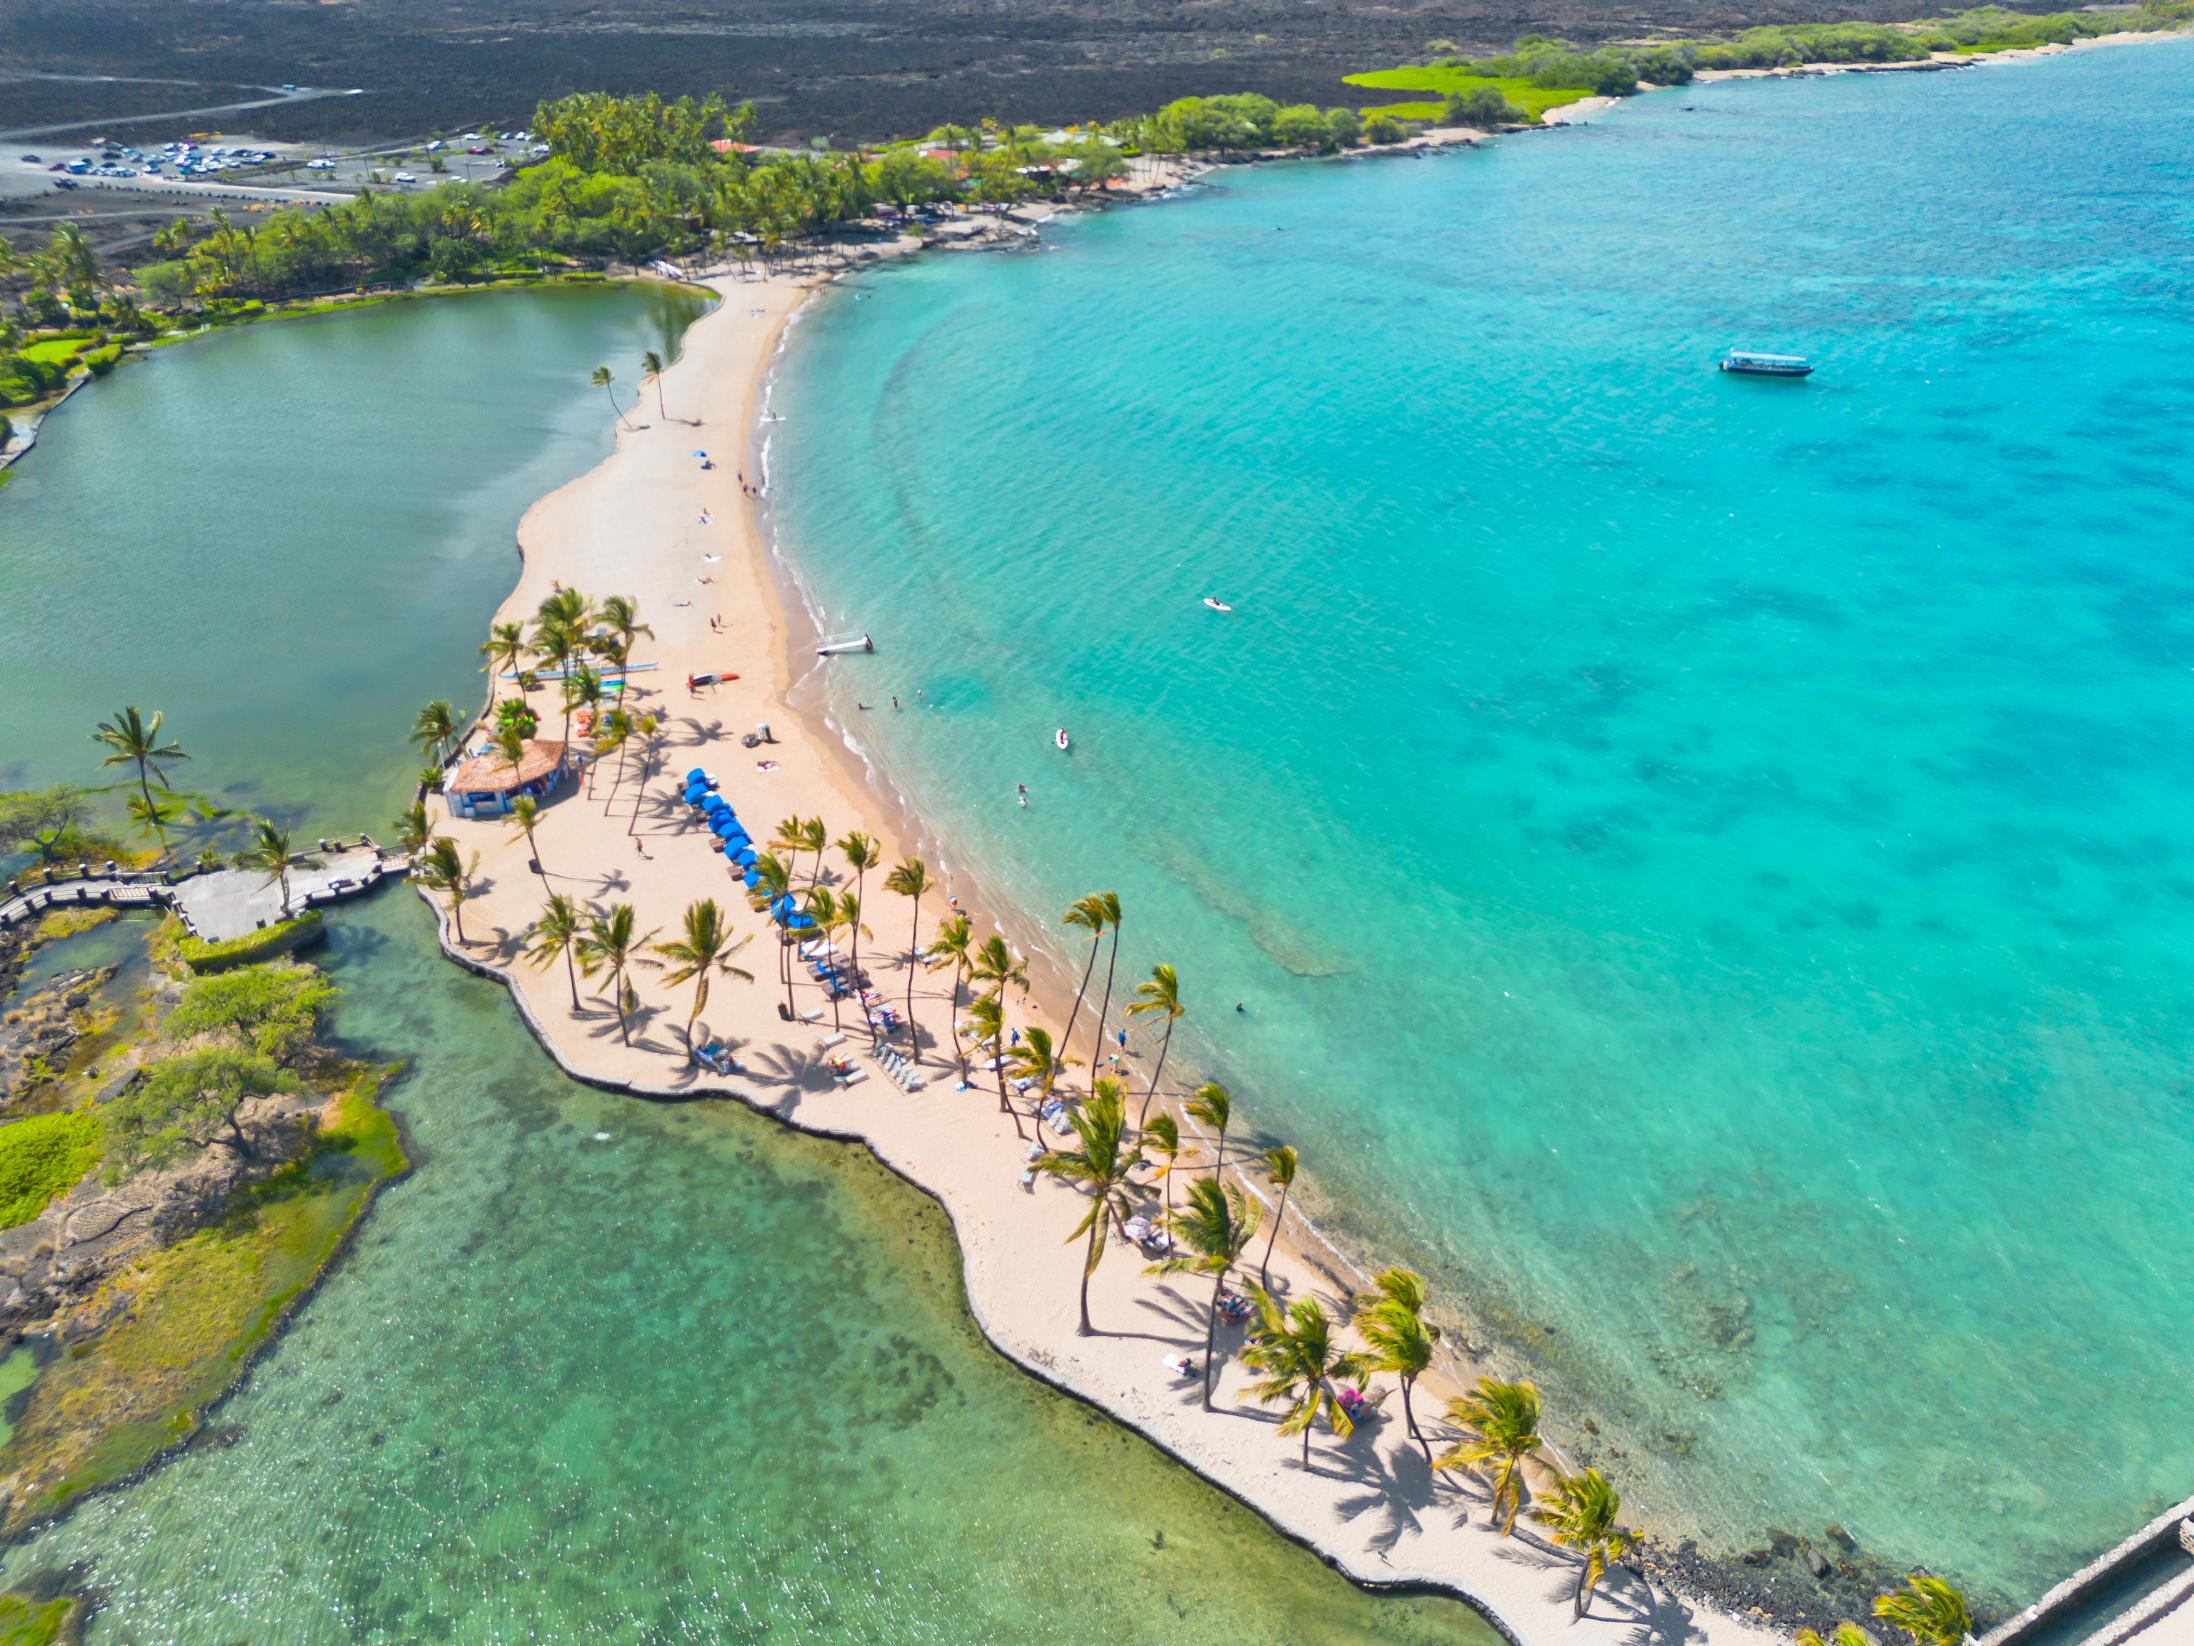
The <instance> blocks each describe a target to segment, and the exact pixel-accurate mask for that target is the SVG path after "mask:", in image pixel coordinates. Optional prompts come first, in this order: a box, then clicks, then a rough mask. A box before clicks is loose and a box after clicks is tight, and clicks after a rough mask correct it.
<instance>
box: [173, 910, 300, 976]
mask: <svg viewBox="0 0 2194 1646" xmlns="http://www.w3.org/2000/svg"><path fill="white" fill-rule="evenodd" d="M320 928H321V916H320V911H319V910H318V909H307V910H306V911H305V912H304V913H303V914H301V915H296V916H293V917H292V918H291V919H288V920H277V921H276V922H275V923H274V924H273V925H271V926H262V927H260V928H259V930H257V931H255V932H246V933H245V934H244V935H243V936H242V937H231V938H227V939H225V940H223V941H222V942H219V943H208V942H206V941H204V940H203V939H202V938H196V937H192V936H191V935H190V934H189V933H187V932H186V933H184V934H183V936H182V937H181V938H179V939H178V940H177V942H176V945H175V955H176V958H177V959H179V960H180V961H182V962H183V964H184V965H186V966H188V967H189V968H190V969H191V970H192V971H194V972H225V971H227V970H228V969H229V968H230V967H232V966H251V965H256V964H257V963H258V962H259V961H262V960H272V959H273V958H274V957H275V956H276V955H278V954H288V953H289V952H290V950H292V949H296V948H301V947H303V946H304V945H305V944H307V943H310V942H312V941H313V940H314V939H315V938H318V937H320V936H322V935H323V934H322V932H321V929H320Z"/></svg>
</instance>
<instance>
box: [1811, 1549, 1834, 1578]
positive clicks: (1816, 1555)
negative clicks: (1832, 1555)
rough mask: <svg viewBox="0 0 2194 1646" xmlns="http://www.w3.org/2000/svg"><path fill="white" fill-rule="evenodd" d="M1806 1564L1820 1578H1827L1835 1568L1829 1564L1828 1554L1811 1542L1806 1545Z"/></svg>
mask: <svg viewBox="0 0 2194 1646" xmlns="http://www.w3.org/2000/svg"><path fill="white" fill-rule="evenodd" d="M1805 1565H1806V1570H1807V1571H1809V1572H1811V1573H1812V1574H1813V1575H1814V1576H1815V1577H1818V1578H1826V1577H1827V1576H1828V1574H1829V1572H1830V1571H1831V1570H1832V1569H1833V1568H1831V1567H1830V1565H1829V1564H1828V1556H1826V1555H1824V1554H1822V1553H1821V1551H1820V1550H1818V1549H1816V1548H1814V1547H1813V1546H1812V1545H1810V1544H1808V1545H1807V1546H1806V1552H1805Z"/></svg>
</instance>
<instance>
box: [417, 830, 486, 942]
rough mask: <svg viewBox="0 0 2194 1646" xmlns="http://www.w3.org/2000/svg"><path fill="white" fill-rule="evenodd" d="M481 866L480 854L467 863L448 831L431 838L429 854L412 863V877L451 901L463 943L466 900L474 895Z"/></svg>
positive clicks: (451, 915) (452, 916)
mask: <svg viewBox="0 0 2194 1646" xmlns="http://www.w3.org/2000/svg"><path fill="white" fill-rule="evenodd" d="M479 868H480V854H479V853H478V852H474V853H473V854H472V861H471V862H470V863H467V862H466V861H465V859H464V857H463V855H462V854H461V853H460V852H459V851H458V850H457V842H456V841H454V840H452V839H450V837H449V836H448V835H446V834H438V835H436V836H435V837H434V838H433V839H432V840H430V841H428V842H427V850H426V855H425V856H424V857H421V858H417V859H415V860H414V861H413V863H412V869H411V876H412V879H414V880H416V881H417V882H418V883H419V884H420V885H422V886H424V887H426V888H427V890H429V891H431V892H440V893H441V894H442V895H443V896H444V897H445V898H447V899H448V900H449V919H450V925H451V926H452V927H454V928H455V929H456V932H457V941H458V942H460V943H462V942H464V941H465V899H466V898H468V897H470V896H471V895H472V877H473V875H474V874H475V873H477V872H478V871H479Z"/></svg>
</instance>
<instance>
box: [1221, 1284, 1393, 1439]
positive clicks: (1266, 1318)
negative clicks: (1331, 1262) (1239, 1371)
mask: <svg viewBox="0 0 2194 1646" xmlns="http://www.w3.org/2000/svg"><path fill="white" fill-rule="evenodd" d="M1250 1297H1251V1299H1252V1300H1253V1301H1254V1302H1255V1303H1256V1305H1257V1323H1256V1324H1255V1325H1254V1326H1252V1327H1251V1328H1250V1344H1249V1347H1248V1348H1247V1349H1246V1350H1244V1351H1243V1353H1242V1363H1243V1364H1244V1365H1246V1366H1247V1367H1249V1369H1250V1370H1251V1371H1253V1372H1262V1373H1263V1374H1264V1375H1263V1376H1262V1377H1260V1378H1259V1379H1258V1380H1257V1381H1256V1382H1255V1383H1252V1384H1251V1385H1250V1386H1249V1392H1250V1394H1251V1395H1252V1396H1253V1397H1254V1398H1255V1399H1256V1401H1257V1403H1258V1404H1259V1405H1261V1406H1272V1405H1276V1404H1279V1403H1281V1402H1285V1403H1286V1405H1287V1408H1288V1410H1287V1415H1286V1416H1285V1417H1283V1418H1281V1419H1280V1433H1281V1434H1283V1435H1295V1434H1299V1435H1301V1436H1302V1437H1303V1467H1304V1468H1306V1469H1307V1468H1309V1467H1310V1431H1311V1430H1312V1428H1313V1427H1315V1426H1316V1424H1317V1421H1318V1418H1319V1415H1320V1414H1321V1413H1323V1414H1324V1416H1325V1420H1326V1427H1327V1428H1328V1429H1330V1430H1332V1431H1333V1433H1334V1434H1335V1435H1337V1436H1340V1437H1341V1438H1343V1439H1345V1438H1347V1437H1348V1436H1349V1435H1350V1434H1353V1433H1354V1432H1355V1429H1356V1425H1355V1422H1354V1421H1353V1420H1352V1419H1351V1418H1350V1417H1349V1415H1348V1412H1347V1411H1346V1409H1344V1408H1343V1407H1342V1405H1341V1396H1340V1392H1339V1391H1338V1390H1336V1389H1335V1388H1334V1386H1333V1384H1334V1380H1335V1379H1336V1378H1343V1377H1361V1376H1363V1375H1364V1368H1363V1360H1362V1357H1361V1356H1359V1355H1356V1354H1354V1353H1352V1352H1350V1351H1348V1350H1345V1349H1343V1348H1342V1347H1341V1346H1340V1345H1339V1344H1337V1343H1336V1342H1334V1341H1333V1322H1332V1321H1331V1320H1329V1319H1328V1318H1327V1317H1326V1311H1325V1305H1324V1304H1322V1303H1320V1302H1319V1301H1318V1300H1317V1299H1316V1298H1314V1297H1306V1298H1303V1299H1301V1300H1300V1301H1298V1302H1296V1303H1293V1304H1291V1305H1289V1306H1288V1307H1287V1308H1286V1309H1284V1310H1283V1309H1282V1308H1281V1307H1280V1305H1279V1304H1278V1303H1276V1302H1274V1301H1273V1297H1272V1294H1271V1293H1270V1292H1268V1291H1266V1290H1265V1289H1264V1288H1263V1287H1262V1286H1253V1287H1251V1288H1250Z"/></svg>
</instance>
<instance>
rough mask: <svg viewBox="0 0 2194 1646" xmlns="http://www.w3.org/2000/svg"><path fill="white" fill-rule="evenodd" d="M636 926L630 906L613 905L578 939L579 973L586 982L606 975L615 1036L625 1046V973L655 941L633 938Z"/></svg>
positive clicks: (629, 1002)
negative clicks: (614, 1009)
mask: <svg viewBox="0 0 2194 1646" xmlns="http://www.w3.org/2000/svg"><path fill="white" fill-rule="evenodd" d="M638 924H639V921H638V920H637V919H636V918H635V917H634V915H633V912H632V905H631V904H630V903H613V904H611V905H610V907H609V912H608V913H607V914H598V915H596V916H595V917H594V918H593V919H591V920H589V921H588V922H587V929H586V932H585V934H584V935H583V936H582V937H581V938H580V939H579V970H580V971H581V972H583V973H584V974H585V975H586V977H587V978H588V980H589V981H590V982H591V981H592V980H593V977H594V974H595V973H596V972H608V973H609V981H610V999H611V1000H612V1001H614V1002H615V1003H616V1006H617V1033H618V1036H619V1038H620V1039H622V1040H623V1041H624V1043H625V1044H626V1045H628V1046H629V1045H631V1044H632V1027H631V1024H630V1022H629V1021H628V1014H629V1013H630V1012H631V1010H632V1007H633V1003H634V1002H633V993H632V981H631V978H630V976H629V974H630V972H631V970H632V963H633V961H634V960H635V959H637V958H638V956H639V954H640V951H641V950H642V949H645V948H646V947H647V946H648V945H649V944H650V943H652V942H654V941H655V933H653V932H649V933H648V934H647V935H646V936H644V937H642V936H638V935H636V934H635V928H636V927H637V926H638Z"/></svg>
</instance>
